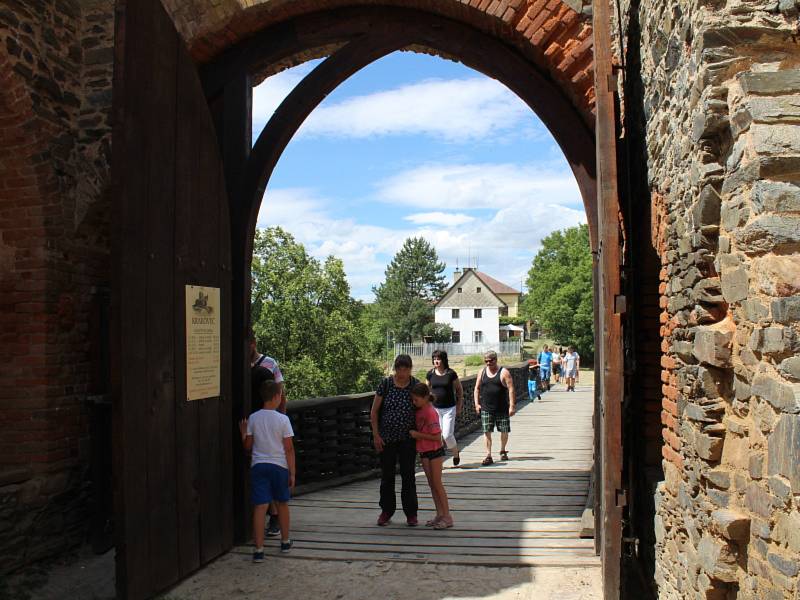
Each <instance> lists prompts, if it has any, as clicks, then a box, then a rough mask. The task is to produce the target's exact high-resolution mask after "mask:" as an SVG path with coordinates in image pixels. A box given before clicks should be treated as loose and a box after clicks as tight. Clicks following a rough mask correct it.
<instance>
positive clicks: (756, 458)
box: [747, 452, 765, 479]
mask: <svg viewBox="0 0 800 600" xmlns="http://www.w3.org/2000/svg"><path fill="white" fill-rule="evenodd" d="M764 458H765V457H764V453H763V452H757V453H755V454H751V455H750V460H749V463H748V465H747V471H748V472H749V473H750V477H752V478H753V479H761V478H762V477H763V476H764Z"/></svg>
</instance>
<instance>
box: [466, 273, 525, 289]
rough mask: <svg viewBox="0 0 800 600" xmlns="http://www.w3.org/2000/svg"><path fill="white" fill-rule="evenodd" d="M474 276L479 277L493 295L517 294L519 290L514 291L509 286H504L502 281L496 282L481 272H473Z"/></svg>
mask: <svg viewBox="0 0 800 600" xmlns="http://www.w3.org/2000/svg"><path fill="white" fill-rule="evenodd" d="M475 274H476V275H477V276H478V277H480V279H481V281H483V283H485V284H486V287H488V288H489V289H490V290H492V292H493V293H495V294H519V293H520V291H519V290H515V289H514V288H512V287H511V286H510V285H506V284H505V283H503V282H502V281H497V279H495V278H494V277H489V276H488V275H487V274H486V273H484V272H483V271H475Z"/></svg>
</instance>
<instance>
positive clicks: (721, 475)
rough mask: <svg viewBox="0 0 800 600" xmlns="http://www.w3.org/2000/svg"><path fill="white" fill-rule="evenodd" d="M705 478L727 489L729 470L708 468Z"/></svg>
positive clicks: (729, 482)
mask: <svg viewBox="0 0 800 600" xmlns="http://www.w3.org/2000/svg"><path fill="white" fill-rule="evenodd" d="M705 478H706V480H707V481H708V482H709V483H711V485H714V486H716V487H718V488H720V489H723V490H727V489H728V488H729V487H731V472H730V470H728V469H723V468H717V469H709V470H708V471H706V473H705Z"/></svg>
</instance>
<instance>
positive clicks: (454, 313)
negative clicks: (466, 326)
mask: <svg viewBox="0 0 800 600" xmlns="http://www.w3.org/2000/svg"><path fill="white" fill-rule="evenodd" d="M460 316H461V311H459V310H458V309H457V308H454V309H453V315H452V318H453V319H458V318H459V317H460Z"/></svg>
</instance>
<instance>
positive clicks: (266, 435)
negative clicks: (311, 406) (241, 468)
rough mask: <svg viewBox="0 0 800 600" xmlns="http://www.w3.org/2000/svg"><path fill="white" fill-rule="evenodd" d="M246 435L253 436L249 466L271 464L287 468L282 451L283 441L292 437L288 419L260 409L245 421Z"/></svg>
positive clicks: (276, 413)
mask: <svg viewBox="0 0 800 600" xmlns="http://www.w3.org/2000/svg"><path fill="white" fill-rule="evenodd" d="M247 435H252V436H253V458H252V460H251V461H250V466H252V465H258V464H261V463H272V464H273V465H278V466H279V467H283V468H284V469H288V468H289V464H288V463H287V462H286V451H285V450H284V449H283V440H284V439H286V438H290V437H294V431H292V423H291V421H289V417H287V416H286V415H284V414H281V413H279V412H278V411H277V410H267V409H265V408H262V409H261V410H259V411H257V412H254V413H253V414H252V415H250V418H249V419H248V420H247Z"/></svg>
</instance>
